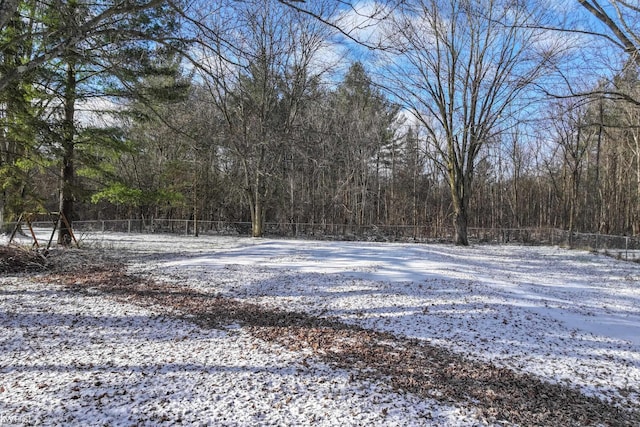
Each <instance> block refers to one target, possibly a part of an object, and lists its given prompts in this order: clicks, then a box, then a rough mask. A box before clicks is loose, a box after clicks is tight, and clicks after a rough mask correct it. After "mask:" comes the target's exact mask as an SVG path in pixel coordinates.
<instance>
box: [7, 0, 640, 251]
mask: <svg viewBox="0 0 640 427" xmlns="http://www.w3.org/2000/svg"><path fill="white" fill-rule="evenodd" d="M546 3H548V2H535V1H531V2H514V1H507V0H478V1H468V0H465V1H454V0H411V1H404V2H391V1H387V2H377V3H376V2H343V1H340V2H337V1H328V0H327V1H317V2H316V1H314V2H301V1H276V0H245V1H231V0H229V1H227V0H217V1H211V2H205V1H202V2H199V1H191V2H173V1H158V0H146V1H145V0H135V1H127V2H121V1H91V2H89V1H85V0H75V1H52V2H43V1H37V0H28V1H17V0H4V1H2V2H1V3H0V6H1V7H0V18H1V19H0V24H1V25H2V27H1V32H0V46H1V47H2V51H1V56H0V71H1V76H0V185H1V189H2V192H1V193H0V222H3V223H6V222H11V221H15V219H16V218H17V217H18V216H19V215H20V214H21V213H23V212H43V211H61V212H64V213H65V214H66V216H67V217H69V218H70V219H71V220H72V221H77V220H115V219H130V218H141V219H145V220H147V221H148V220H150V219H151V218H163V219H185V220H186V219H192V220H193V219H196V220H201V221H227V222H244V221H247V222H250V223H251V224H252V227H251V230H250V231H249V230H248V231H247V232H250V233H251V234H252V235H254V236H260V235H262V234H263V232H264V224H265V223H266V222H272V223H280V224H286V223H290V224H302V223H304V224H332V225H333V224H341V225H345V226H390V225H393V226H413V227H427V228H428V227H431V228H434V229H435V228H443V227H453V228H454V230H455V235H454V236H453V240H454V241H456V243H460V244H466V243H468V239H467V231H466V230H467V228H468V227H482V228H525V227H537V228H559V229H564V230H568V231H570V232H571V231H582V232H594V233H603V234H620V235H623V234H627V235H636V234H639V233H640V79H639V68H638V65H639V59H638V58H639V56H638V46H640V43H639V40H640V29H639V28H638V27H637V25H640V9H639V8H638V7H636V6H633V5H632V4H629V3H627V2H625V1H622V0H609V1H607V2H602V3H599V2H595V1H585V0H579V1H576V2H571V3H572V4H570V5H563V6H562V7H563V10H562V11H561V10H559V9H554V8H552V7H551V6H549V5H547V4H546ZM565 6H566V7H565ZM62 228H63V230H62V233H61V235H60V238H59V241H60V242H61V243H64V242H65V241H68V236H67V237H65V230H64V227H62Z"/></svg>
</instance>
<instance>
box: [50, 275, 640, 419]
mask: <svg viewBox="0 0 640 427" xmlns="http://www.w3.org/2000/svg"><path fill="white" fill-rule="evenodd" d="M48 280H49V281H51V282H55V283H59V284H61V285H64V286H66V287H68V288H70V289H73V290H76V291H80V292H83V291H87V290H89V289H93V290H100V291H102V292H104V293H105V294H108V295H111V296H113V297H115V298H116V299H119V300H122V301H126V302H130V303H136V304H139V305H142V306H146V307H153V308H154V309H158V310H164V311H165V312H166V311H167V310H168V311H169V312H170V313H171V314H172V315H175V316H179V317H183V318H187V319H189V320H192V321H195V322H197V323H198V324H200V325H202V326H204V327H221V326H227V325H230V324H240V325H242V326H244V327H246V328H247V330H249V331H250V332H251V333H252V334H253V335H254V336H256V337H257V338H260V339H262V340H266V341H269V342H274V343H277V344H279V345H282V346H284V347H286V348H288V349H291V350H296V351H308V352H311V353H312V355H313V356H315V357H317V358H318V359H320V360H323V361H325V362H328V363H330V364H332V365H333V366H336V367H340V368H345V369H350V370H354V371H355V372H356V376H358V377H362V378H367V379H371V378H373V379H377V380H381V381H388V382H389V383H390V384H391V385H392V386H393V388H395V389H397V390H404V391H407V392H411V393H415V394H417V395H420V396H423V397H425V398H432V399H436V400H438V401H442V402H444V403H447V404H456V403H460V404H464V405H467V406H473V407H476V408H477V409H478V411H479V412H480V413H481V414H482V416H483V417H484V418H485V419H486V420H487V421H490V422H500V421H507V422H511V423H517V424H520V425H566V426H570V425H580V426H583V425H611V426H633V425H640V413H639V412H637V411H631V410H623V409H620V408H617V407H615V406H614V405H611V404H607V403H605V402H602V401H600V400H599V399H597V398H594V397H588V396H585V395H583V394H581V393H579V392H578V391H576V390H574V389H571V388H568V387H565V386H562V385H557V384H549V383H545V382H542V381H540V380H539V379H537V378H535V377H533V376H531V375H527V374H522V373H517V372H514V371H512V370H509V369H506V368H500V367H497V366H494V365H491V364H488V363H483V362H478V361H473V360H469V359H466V358H463V357H462V356H460V355H457V354H454V353H452V352H450V351H448V350H445V349H443V348H439V347H434V346H430V345H428V344H426V343H424V342H421V341H418V340H411V339H406V338H400V337H395V336H393V335H391V334H388V333H382V332H376V331H372V330H366V329H363V328H360V327H357V326H352V325H347V324H345V323H343V322H340V321H338V320H334V319H325V318H318V317H313V316H310V315H307V314H304V313H297V312H289V311H284V310H279V309H269V308H265V307H262V306H259V305H257V304H251V303H245V302H242V301H238V300H234V299H230V298H226V297H223V296H220V295H211V294H207V293H204V292H199V291H196V290H194V289H191V288H189V287H186V286H180V285H175V284H167V283H159V282H156V281H154V280H153V279H151V278H141V277H137V276H133V275H129V274H127V273H126V272H125V270H124V268H123V267H115V266H111V267H109V268H104V269H92V270H91V271H88V272H82V271H77V272H75V273H63V274H52V275H50V276H48Z"/></svg>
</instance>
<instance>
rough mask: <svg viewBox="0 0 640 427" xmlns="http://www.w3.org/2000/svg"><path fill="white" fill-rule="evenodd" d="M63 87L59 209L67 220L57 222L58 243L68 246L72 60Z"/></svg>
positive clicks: (71, 180) (71, 184)
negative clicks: (63, 103)
mask: <svg viewBox="0 0 640 427" xmlns="http://www.w3.org/2000/svg"><path fill="white" fill-rule="evenodd" d="M66 83H67V84H66V88H65V100H64V102H65V105H64V122H63V129H64V131H63V132H64V133H63V141H62V169H61V172H60V205H59V211H60V212H61V213H62V214H63V215H64V216H65V218H66V219H67V222H68V224H69V225H68V226H67V222H65V221H60V223H59V224H58V226H59V229H58V230H59V231H58V244H59V245H64V246H68V245H70V244H71V229H70V227H71V224H72V221H73V216H74V213H73V202H74V194H73V193H74V180H75V171H74V165H73V157H74V143H75V141H74V139H75V123H74V118H75V102H76V83H77V82H76V70H75V64H74V63H73V61H70V62H69V64H68V65H67V82H66Z"/></svg>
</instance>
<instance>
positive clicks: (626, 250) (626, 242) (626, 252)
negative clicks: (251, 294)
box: [624, 236, 629, 261]
mask: <svg viewBox="0 0 640 427" xmlns="http://www.w3.org/2000/svg"><path fill="white" fill-rule="evenodd" d="M624 256H625V259H626V260H627V261H629V236H624Z"/></svg>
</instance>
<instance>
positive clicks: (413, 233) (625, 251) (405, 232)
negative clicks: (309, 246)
mask: <svg viewBox="0 0 640 427" xmlns="http://www.w3.org/2000/svg"><path fill="white" fill-rule="evenodd" d="M32 226H34V227H40V228H49V227H52V222H51V221H35V222H32ZM13 228H15V223H6V224H4V227H3V229H4V231H5V232H10V230H12V229H13ZM73 228H74V231H75V233H76V234H78V235H81V234H82V233H94V232H119V233H170V234H182V235H192V236H193V235H196V234H197V235H217V236H249V235H251V223H250V222H227V221H197V223H195V222H194V221H193V220H184V219H182V220H180V219H163V218H154V219H149V220H141V219H126V220H92V221H74V223H73ZM263 232H264V233H263V235H264V236H265V237H287V238H305V239H317V240H354V241H355V240H359V241H377V242H421V243H445V242H451V241H452V240H453V238H454V230H453V228H452V227H433V226H426V225H419V226H412V225H355V224H323V223H266V224H264V228H263ZM468 238H469V241H470V242H471V243H494V244H495V243H520V244H531V245H559V246H565V247H572V248H581V249H589V250H594V251H601V252H607V253H609V254H611V255H614V256H617V257H621V258H625V259H633V260H635V259H639V258H640V236H617V235H606V234H598V233H577V232H572V233H570V232H568V231H566V230H560V229H557V228H474V227H471V228H469V229H468Z"/></svg>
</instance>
